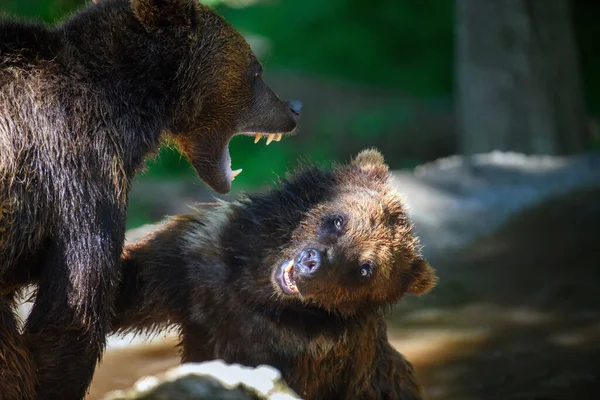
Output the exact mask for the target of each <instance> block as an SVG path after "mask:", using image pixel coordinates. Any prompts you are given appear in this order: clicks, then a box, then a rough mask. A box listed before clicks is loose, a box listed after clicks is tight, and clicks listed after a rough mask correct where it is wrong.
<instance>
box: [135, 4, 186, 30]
mask: <svg viewBox="0 0 600 400" xmlns="http://www.w3.org/2000/svg"><path fill="white" fill-rule="evenodd" d="M131 8H132V9H133V14H134V15H135V17H136V18H137V19H138V21H140V22H141V23H142V24H143V25H144V26H145V27H146V28H147V29H150V30H153V29H157V28H160V27H163V26H186V25H192V23H193V21H194V19H195V18H196V12H197V10H198V1H197V0H131Z"/></svg>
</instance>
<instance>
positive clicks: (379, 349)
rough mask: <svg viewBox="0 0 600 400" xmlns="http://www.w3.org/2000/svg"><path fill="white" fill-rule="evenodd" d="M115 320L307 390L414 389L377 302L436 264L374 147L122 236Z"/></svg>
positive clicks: (422, 282) (187, 357)
mask: <svg viewBox="0 0 600 400" xmlns="http://www.w3.org/2000/svg"><path fill="white" fill-rule="evenodd" d="M122 260H123V266H122V268H123V270H122V281H121V285H120V288H119V290H118V294H117V297H116V300H115V308H116V314H115V315H116V317H115V320H114V324H113V328H114V329H115V330H117V331H121V332H125V331H138V332H139V331H145V330H153V329H160V328H162V327H165V326H168V325H175V326H178V327H179V328H180V333H181V345H182V358H183V361H186V362H199V361H205V360H212V359H223V360H225V361H226V362H229V363H240V364H243V365H247V366H256V365H260V364H268V365H272V366H274V367H276V368H278V369H279V370H280V371H281V372H282V374H283V377H284V379H285V380H286V382H287V383H288V384H289V385H290V387H292V389H294V390H295V391H296V392H297V393H298V394H300V395H301V396H302V397H304V398H307V399H313V400H314V399H405V400H406V399H420V398H421V390H420V388H419V386H418V384H417V382H416V380H415V376H414V373H413V369H412V366H411V364H410V363H409V362H408V361H407V360H406V359H404V357H403V356H402V355H401V354H399V353H398V352H397V351H395V350H394V348H393V347H392V346H391V345H390V343H389V342H388V340H387V333H386V323H385V320H384V316H385V313H386V311H387V310H389V309H390V308H391V306H393V305H394V304H395V303H396V302H398V301H399V300H400V299H401V298H402V296H403V295H404V294H405V293H415V294H422V293H426V292H428V291H429V290H430V289H431V288H432V287H433V285H434V284H435V282H436V275H435V273H434V271H433V269H432V268H431V267H430V266H429V264H428V263H427V262H426V261H425V260H424V259H423V257H422V256H421V253H420V248H419V244H418V238H417V237H416V236H415V234H414V233H413V229H412V224H411V222H410V221H409V219H408V217H407V214H406V212H405V210H404V207H403V203H402V201H401V199H400V197H399V195H398V194H397V193H396V192H395V190H394V188H393V186H392V185H391V183H390V174H389V172H388V167H387V166H386V165H385V164H384V162H383V157H382V156H381V154H380V153H379V152H377V151H375V150H366V151H363V152H361V153H360V154H359V155H358V156H357V157H356V158H355V159H354V160H353V161H352V162H351V163H350V164H347V165H341V166H336V167H334V168H333V169H332V170H325V169H319V168H315V167H305V168H303V169H301V170H300V171H298V172H297V173H296V174H294V175H292V176H290V177H288V178H287V179H285V180H282V182H281V183H280V185H279V187H277V188H275V189H272V190H269V191H266V192H264V193H258V194H251V195H249V196H247V197H245V198H242V199H241V200H238V201H236V202H232V203H222V204H220V205H218V206H216V207H215V208H214V209H211V210H208V211H205V212H201V211H198V212H196V213H195V214H191V215H183V216H177V217H174V218H172V219H170V220H169V221H167V222H165V223H164V224H163V225H162V226H161V227H160V228H159V229H157V230H156V231H155V232H153V233H151V234H149V235H148V236H146V237H145V238H144V239H142V240H141V241H140V242H138V243H136V244H133V245H129V246H126V247H125V250H124V253H123V257H122Z"/></svg>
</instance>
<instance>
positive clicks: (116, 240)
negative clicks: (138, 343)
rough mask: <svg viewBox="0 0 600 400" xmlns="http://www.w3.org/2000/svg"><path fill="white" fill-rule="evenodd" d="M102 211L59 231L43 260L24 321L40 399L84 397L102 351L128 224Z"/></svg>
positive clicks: (73, 222) (76, 399)
mask: <svg viewBox="0 0 600 400" xmlns="http://www.w3.org/2000/svg"><path fill="white" fill-rule="evenodd" d="M104 215H105V216H106V217H105V218H101V217H102V215H99V217H100V218H89V217H90V216H89V214H88V215H87V216H80V218H73V219H72V220H71V223H72V225H71V227H73V228H74V229H68V230H65V231H62V232H60V233H59V234H57V237H58V240H59V242H58V245H57V246H56V248H54V249H52V251H51V257H50V258H49V260H48V263H47V264H46V265H44V269H43V271H42V274H41V277H40V281H39V286H38V293H37V296H36V299H35V303H34V306H33V308H32V311H31V314H30V316H29V318H28V320H27V323H26V326H25V334H26V337H27V340H28V343H29V346H30V348H31V350H32V354H33V357H34V359H35V362H36V364H37V368H38V386H37V396H38V397H37V398H38V399H64V400H71V399H73V400H78V399H82V398H83V397H84V396H85V394H86V391H87V389H88V386H89V384H90V382H91V380H92V376H93V374H94V370H95V367H96V363H97V362H98V361H99V360H100V358H101V356H102V352H103V350H104V346H105V341H106V335H107V333H108V331H109V322H110V317H111V308H112V307H111V306H112V302H113V297H114V288H115V287H116V285H117V283H118V276H119V274H118V260H119V254H120V252H121V249H122V243H123V239H124V229H123V228H121V227H120V226H119V225H118V224H117V223H111V221H113V219H112V218H113V216H111V215H110V214H107V213H105V214H104ZM85 217H87V218H85ZM76 222H77V224H76ZM67 226H68V225H67Z"/></svg>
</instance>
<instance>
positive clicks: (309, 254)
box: [295, 248, 321, 278]
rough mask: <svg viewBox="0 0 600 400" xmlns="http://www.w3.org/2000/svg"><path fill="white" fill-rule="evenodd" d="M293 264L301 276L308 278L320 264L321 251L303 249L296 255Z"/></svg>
mask: <svg viewBox="0 0 600 400" xmlns="http://www.w3.org/2000/svg"><path fill="white" fill-rule="evenodd" d="M295 265H296V267H297V268H298V273H299V274H300V275H301V276H303V277H305V278H310V277H312V276H313V275H314V274H315V273H316V272H317V270H318V269H319V267H320V266H321V253H320V252H319V250H317V249H310V248H309V249H304V250H302V251H301V252H300V254H298V257H296V262H295Z"/></svg>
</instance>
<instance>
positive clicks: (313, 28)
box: [218, 0, 453, 95]
mask: <svg viewBox="0 0 600 400" xmlns="http://www.w3.org/2000/svg"><path fill="white" fill-rule="evenodd" d="M452 7H453V2H452V1H448V0H421V1H406V0H405V1H400V0H396V1H378V2H373V1H368V0H327V1H322V0H304V1H301V2H300V1H294V0H278V1H269V2H260V3H258V4H256V5H253V6H250V7H247V8H234V7H226V6H222V5H221V6H220V7H218V10H219V12H220V13H221V14H223V15H224V16H225V17H226V18H227V19H228V20H229V21H230V22H231V23H232V24H233V25H234V26H235V27H236V28H238V29H239V30H240V31H242V32H248V33H253V34H259V35H263V36H265V37H267V38H268V39H269V40H270V41H271V44H272V54H271V55H270V57H269V58H268V59H266V60H263V62H264V63H265V64H266V65H268V66H269V67H285V68H289V69H295V70H302V71H310V72H314V73H319V74H322V75H326V76H329V77H332V78H336V79H340V78H341V79H345V80H349V81H352V82H360V83H364V84H370V85H377V86H381V87H385V88H395V89H399V90H402V91H405V92H407V93H411V94H416V95H448V94H449V93H450V92H451V89H452V29H453V27H452V15H453V14H452Z"/></svg>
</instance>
